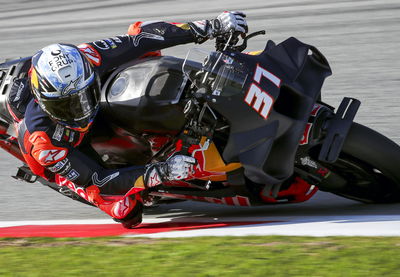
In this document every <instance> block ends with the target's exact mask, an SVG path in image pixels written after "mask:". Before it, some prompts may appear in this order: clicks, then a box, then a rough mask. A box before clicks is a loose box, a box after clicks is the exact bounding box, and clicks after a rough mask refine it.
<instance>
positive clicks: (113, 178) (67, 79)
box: [9, 12, 247, 228]
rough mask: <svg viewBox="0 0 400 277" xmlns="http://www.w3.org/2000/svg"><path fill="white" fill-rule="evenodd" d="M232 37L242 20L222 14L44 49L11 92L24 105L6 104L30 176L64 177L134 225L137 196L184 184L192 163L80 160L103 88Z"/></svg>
mask: <svg viewBox="0 0 400 277" xmlns="http://www.w3.org/2000/svg"><path fill="white" fill-rule="evenodd" d="M230 31H233V32H239V33H246V32H247V23H246V20H245V15H244V14H243V13H241V12H224V13H222V14H220V15H219V16H218V17H217V18H216V19H214V20H210V21H209V20H201V21H194V22H189V23H167V22H136V23H134V24H132V25H131V26H130V27H129V29H128V34H127V35H123V36H116V37H112V38H109V39H104V40H97V41H94V42H90V43H84V44H81V45H78V46H77V47H76V46H74V45H70V44H52V45H49V46H47V47H44V48H43V49H41V50H40V51H39V52H37V53H36V54H35V55H34V56H33V57H32V67H31V69H30V73H29V76H30V77H29V80H24V79H19V80H17V81H16V82H15V83H14V84H13V87H12V92H11V95H15V94H17V95H20V96H21V95H25V97H18V98H19V99H18V101H13V100H11V101H10V102H9V104H10V105H9V110H10V113H11V114H12V115H13V117H14V119H15V120H16V121H17V122H18V141H19V145H20V149H21V152H22V153H23V156H24V158H25V161H26V163H27V164H28V166H29V167H30V169H31V170H32V172H33V173H34V174H36V175H39V176H41V177H43V178H45V179H47V180H50V181H54V178H55V174H57V175H58V176H62V177H63V178H65V180H67V181H69V182H72V183H73V184H74V185H75V186H74V189H75V192H77V193H79V194H80V195H84V196H85V198H86V199H88V200H89V201H90V202H91V203H93V204H94V205H96V206H97V207H98V208H100V209H101V210H103V211H104V212H106V213H107V214H109V215H110V216H112V217H113V218H114V219H116V220H117V221H120V222H122V224H123V225H124V227H126V228H132V227H134V226H135V225H137V224H139V223H140V222H141V220H142V207H143V204H142V203H141V199H140V196H139V194H138V193H137V192H139V191H141V190H143V189H146V188H149V187H153V186H156V185H159V184H161V183H162V182H163V181H167V180H180V179H185V178H187V177H188V174H190V171H191V170H192V166H193V164H195V162H196V161H195V159H194V158H192V157H189V156H183V155H176V156H173V157H171V158H169V159H168V160H167V161H165V162H158V163H152V164H148V165H147V166H145V167H143V166H132V167H126V168H122V169H105V168H103V167H102V166H101V165H100V163H99V162H97V161H95V160H93V159H92V158H91V157H89V156H88V155H86V154H84V153H83V152H82V151H81V150H80V149H79V148H78V146H79V145H81V143H82V141H83V139H84V138H85V135H86V134H87V133H88V131H89V130H90V126H91V125H92V123H93V120H94V118H95V116H96V113H97V112H98V107H99V96H100V87H101V80H102V78H103V77H104V76H105V75H106V74H107V73H109V72H110V71H112V70H113V69H114V68H116V67H117V66H119V65H121V64H123V63H125V62H127V61H130V60H133V59H137V58H139V57H141V56H143V55H145V54H146V53H149V52H151V51H156V50H160V49H163V48H167V47H171V46H175V45H178V44H184V43H189V42H194V43H202V42H204V41H206V40H207V39H212V38H215V37H217V36H219V35H221V34H224V33H228V32H230ZM21 91H22V92H21ZM23 91H28V93H23ZM30 95H32V96H33V97H31V96H30ZM16 98H17V97H15V98H14V99H16ZM21 98H22V99H25V100H26V103H27V104H26V106H24V105H23V104H21ZM21 107H22V108H21ZM21 110H22V111H21Z"/></svg>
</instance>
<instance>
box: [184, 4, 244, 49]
mask: <svg viewBox="0 0 400 277" xmlns="http://www.w3.org/2000/svg"><path fill="white" fill-rule="evenodd" d="M245 17H246V15H245V14H244V13H242V12H237V11H234V12H228V11H225V12H223V13H221V14H220V15H218V16H217V18H215V19H213V20H201V21H194V22H189V26H190V27H191V29H192V31H193V32H194V34H195V38H196V42H197V43H202V42H204V41H206V40H207V39H212V38H215V37H218V36H220V35H223V34H226V33H229V32H231V31H233V32H239V33H241V34H245V33H247V31H248V27H247V22H246V19H245Z"/></svg>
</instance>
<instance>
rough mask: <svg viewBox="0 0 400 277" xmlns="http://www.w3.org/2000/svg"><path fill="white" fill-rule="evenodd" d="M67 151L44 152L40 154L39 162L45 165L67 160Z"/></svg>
mask: <svg viewBox="0 0 400 277" xmlns="http://www.w3.org/2000/svg"><path fill="white" fill-rule="evenodd" d="M66 155H67V151H65V150H56V149H54V150H42V151H41V152H40V154H39V161H40V162H42V163H44V164H51V163H54V162H56V161H58V160H61V159H63V158H65V156H66Z"/></svg>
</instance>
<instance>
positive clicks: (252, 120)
mask: <svg viewBox="0 0 400 277" xmlns="http://www.w3.org/2000/svg"><path fill="white" fill-rule="evenodd" d="M226 54H228V55H230V56H232V57H234V58H235V60H237V61H239V62H242V63H243V64H244V66H245V67H246V68H249V69H255V68H256V66H257V64H258V65H260V66H261V67H263V68H264V69H266V70H268V71H269V72H271V73H272V74H273V75H275V76H277V77H278V78H279V79H281V85H280V87H279V88H278V87H277V86H276V85H275V84H273V83H272V82H271V81H269V80H268V79H267V78H262V79H261V83H260V84H259V85H260V86H261V87H262V89H263V90H264V91H266V92H267V93H268V94H269V95H271V96H272V97H273V99H274V100H275V102H274V105H273V109H272V110H271V112H270V114H269V116H268V118H267V119H264V118H263V117H262V116H260V114H259V113H258V112H256V111H255V110H254V109H253V108H252V107H251V106H249V105H248V104H247V103H245V102H244V97H245V96H244V95H245V94H246V92H247V91H248V89H249V87H250V85H251V83H252V82H253V76H254V71H253V72H252V73H250V74H249V76H248V78H247V80H246V83H245V85H244V88H243V93H236V94H234V95H232V93H226V94H225V93H221V95H220V96H212V98H213V99H212V101H211V99H210V101H209V105H210V106H211V107H212V108H214V109H215V110H217V111H218V112H219V113H220V114H222V115H223V116H224V117H225V118H227V119H228V120H229V122H230V125H231V131H230V136H229V140H228V143H227V146H226V148H225V150H224V152H223V157H224V159H225V161H227V162H237V161H239V162H241V163H242V165H243V167H244V169H245V175H246V176H247V177H248V178H249V179H251V180H252V181H254V182H256V183H264V184H265V183H272V184H275V183H280V182H282V181H283V180H285V179H286V178H288V177H290V176H291V175H292V174H293V170H294V159H295V153H296V150H297V147H298V145H299V141H300V140H301V137H302V135H303V132H304V129H305V126H306V123H307V121H308V117H309V115H310V112H311V110H312V108H313V105H314V104H315V102H316V100H317V99H318V97H319V96H320V90H321V87H322V84H323V82H324V79H325V78H326V77H327V76H329V75H331V70H330V67H329V64H328V62H327V60H326V59H325V57H324V56H323V55H322V54H321V53H320V52H319V51H318V50H317V49H316V48H314V47H313V46H310V45H307V44H304V43H302V42H300V41H299V40H297V39H295V38H289V39H287V40H286V41H284V42H282V43H280V44H278V45H275V44H274V43H273V42H272V41H269V42H268V44H267V46H266V48H265V50H264V51H263V52H262V53H261V54H260V55H256V56H251V55H246V54H241V53H237V52H232V53H230V52H226Z"/></svg>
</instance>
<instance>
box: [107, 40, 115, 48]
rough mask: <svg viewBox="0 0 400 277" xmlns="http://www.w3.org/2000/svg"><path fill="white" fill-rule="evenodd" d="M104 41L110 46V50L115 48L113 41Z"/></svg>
mask: <svg viewBox="0 0 400 277" xmlns="http://www.w3.org/2000/svg"><path fill="white" fill-rule="evenodd" d="M105 41H106V42H107V43H108V45H110V47H111V49H114V48H117V45H116V44H115V42H114V41H113V40H111V39H106V40H105Z"/></svg>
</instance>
